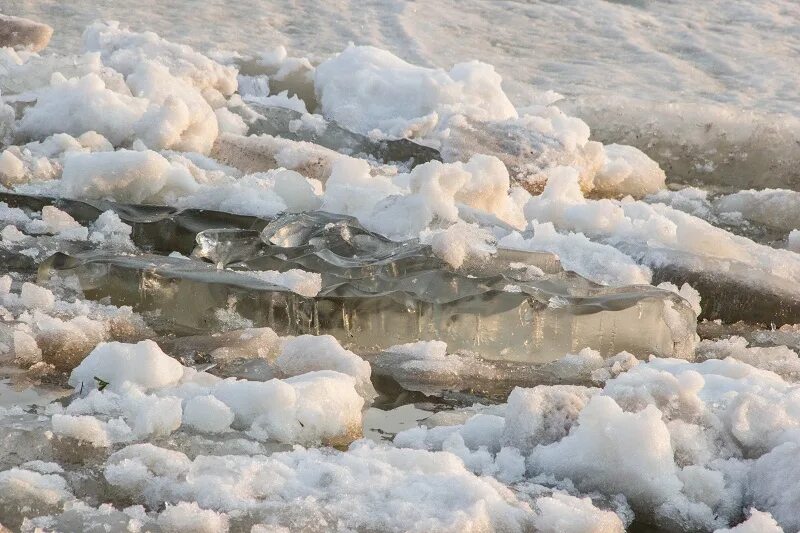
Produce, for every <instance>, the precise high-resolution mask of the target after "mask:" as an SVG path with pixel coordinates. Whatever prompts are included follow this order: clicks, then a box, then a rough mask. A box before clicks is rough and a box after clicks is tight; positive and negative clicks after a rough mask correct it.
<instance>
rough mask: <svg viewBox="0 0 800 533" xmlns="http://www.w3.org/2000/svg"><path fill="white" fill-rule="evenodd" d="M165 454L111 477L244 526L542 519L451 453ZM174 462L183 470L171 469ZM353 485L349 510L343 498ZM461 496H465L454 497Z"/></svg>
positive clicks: (419, 526) (118, 464)
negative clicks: (236, 519)
mask: <svg viewBox="0 0 800 533" xmlns="http://www.w3.org/2000/svg"><path fill="white" fill-rule="evenodd" d="M156 452H158V455H157V454H156ZM162 453H163V454H166V453H168V452H167V451H166V450H160V449H159V448H154V447H152V448H150V449H147V450H145V449H142V448H138V449H135V448H134V447H129V448H125V449H123V450H122V451H121V452H117V453H116V454H114V455H112V456H111V458H109V461H108V463H107V465H106V468H105V475H106V478H107V479H108V480H109V482H110V483H111V484H112V485H113V486H114V487H115V488H117V489H121V490H125V491H126V492H128V493H131V494H134V495H137V494H142V493H144V494H147V495H148V500H149V501H151V502H156V501H162V500H166V501H168V502H171V501H175V500H176V499H179V498H187V497H189V498H192V499H194V500H197V501H198V503H199V504H200V505H201V506H203V507H206V508H208V507H211V508H212V509H214V510H216V511H217V512H220V511H223V512H228V513H231V512H233V511H239V512H238V513H237V515H238V516H239V520H240V521H243V522H244V524H247V525H248V526H249V524H258V523H264V524H267V525H272V526H279V525H280V526H284V527H289V528H291V529H308V530H311V531H318V530H319V531H321V530H325V529H327V528H329V527H331V526H332V525H333V524H338V525H340V526H344V527H348V528H351V529H355V530H365V529H366V530H368V529H388V530H399V529H408V528H409V527H412V530H418V531H422V530H431V529H435V530H457V529H464V528H469V527H473V525H474V524H480V525H481V526H485V527H494V528H498V529H504V530H509V531H518V530H523V529H524V528H525V527H527V526H529V525H530V520H531V518H532V514H533V513H532V511H531V510H530V508H529V507H528V506H527V505H526V504H524V503H522V502H520V501H519V500H517V499H516V498H515V497H514V496H513V494H512V493H511V492H510V491H508V490H507V489H505V488H503V487H502V486H501V485H499V484H498V483H496V482H493V481H492V480H491V479H488V478H481V477H477V476H474V475H472V474H471V473H469V472H468V471H467V470H465V468H464V466H463V464H462V463H461V461H460V460H459V459H458V458H456V457H455V456H453V455H451V454H449V453H441V452H439V453H431V452H425V451H412V450H395V449H391V448H387V447H379V446H375V445H370V444H368V443H367V442H363V441H362V442H360V443H358V445H356V446H354V447H352V448H351V449H350V450H348V451H347V452H337V451H334V450H330V451H320V450H314V449H308V450H306V449H302V448H299V449H296V450H295V451H291V452H284V453H276V454H273V455H271V456H269V457H265V456H254V457H247V456H241V455H240V456H233V455H232V456H228V457H213V456H200V457H197V458H196V459H195V460H194V461H189V460H188V458H186V457H185V456H183V457H176V458H175V459H174V460H171V457H169V456H166V455H165V456H164V457H163V459H159V460H156V459H155V458H156V457H157V456H160V454H162ZM166 461H170V462H171V463H172V464H175V465H176V467H175V468H169V469H165V468H164V466H162V465H164V464H165V462H166ZM226 471H227V472H226ZM268 472H269V473H270V474H267V473H268ZM263 476H268V477H269V479H271V480H272V482H271V483H270V484H269V485H264V484H263V483H262V482H261V481H259V480H260V479H263ZM345 487H348V489H347V490H348V491H349V494H350V496H349V498H348V499H347V500H348V501H347V502H344V501H343V500H342V499H341V498H340V497H338V496H336V494H340V491H341V490H345ZM453 490H456V491H457V492H456V494H457V497H455V498H453V497H450V496H448V494H451V491H453ZM179 495H182V496H179ZM311 495H316V497H315V498H314V500H315V501H314V503H313V504H311V503H310V502H307V501H306V498H307V497H309V496H311ZM410 524H414V526H410Z"/></svg>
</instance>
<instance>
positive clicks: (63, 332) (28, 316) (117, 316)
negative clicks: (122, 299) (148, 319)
mask: <svg viewBox="0 0 800 533" xmlns="http://www.w3.org/2000/svg"><path fill="white" fill-rule="evenodd" d="M0 279H2V280H4V281H5V282H6V283H7V284H8V289H9V290H8V292H6V293H5V294H2V295H0V303H1V304H2V306H3V313H4V315H5V317H4V318H5V321H4V324H2V325H0V338H2V339H3V341H2V342H9V345H10V347H11V349H8V348H6V350H5V351H4V353H3V358H4V359H5V358H9V359H10V360H15V361H16V362H17V363H18V364H21V365H26V366H30V365H32V364H34V363H37V362H40V361H44V362H46V363H48V364H51V365H54V366H55V367H56V368H58V369H62V370H71V369H72V368H74V367H75V366H76V365H77V364H78V363H80V361H81V360H82V359H83V358H84V357H85V356H86V354H88V353H89V352H90V351H91V350H92V349H93V348H94V347H95V346H96V345H97V343H99V342H101V341H104V340H115V339H116V340H125V341H130V340H139V339H142V338H145V337H146V336H148V335H152V330H150V328H148V327H147V326H146V325H145V323H144V321H143V320H142V318H141V317H140V316H138V315H136V314H134V313H133V312H132V311H131V309H130V308H129V307H128V308H125V307H121V308H120V307H114V306H110V305H103V304H98V303H95V302H89V301H85V300H79V299H74V300H72V301H69V300H66V299H62V297H58V298H56V296H55V294H54V293H53V292H52V291H50V290H49V289H47V288H45V287H39V286H36V285H34V284H32V283H28V282H25V283H23V284H22V285H21V287H19V288H12V284H11V278H10V277H9V276H4V277H2V278H0Z"/></svg>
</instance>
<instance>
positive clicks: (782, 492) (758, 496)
mask: <svg viewBox="0 0 800 533" xmlns="http://www.w3.org/2000/svg"><path fill="white" fill-rule="evenodd" d="M798 457H800V445H798V444H797V443H796V442H787V443H784V444H781V445H780V446H778V447H776V448H774V449H773V450H772V451H770V452H769V453H768V454H766V455H762V456H761V457H759V458H758V459H757V460H756V461H755V463H754V464H753V469H752V470H751V472H750V477H749V479H748V481H749V482H748V486H747V493H748V497H749V499H750V500H751V501H752V502H753V505H754V506H755V507H756V508H757V509H762V510H764V511H768V512H770V513H771V514H772V516H773V517H774V518H775V520H777V521H778V523H779V524H780V525H781V527H783V529H785V530H787V531H794V530H795V529H797V528H798V527H800V515H798V514H797V509H798V505H800V490H798V487H800V485H799V484H798V472H797V469H796V468H795V467H794V466H793V465H794V464H796V461H797V459H798ZM765 518H766V517H763V516H762V517H760V519H761V521H763V522H765V524H768V523H769V521H768V520H766V519H765ZM745 531H746V530H745Z"/></svg>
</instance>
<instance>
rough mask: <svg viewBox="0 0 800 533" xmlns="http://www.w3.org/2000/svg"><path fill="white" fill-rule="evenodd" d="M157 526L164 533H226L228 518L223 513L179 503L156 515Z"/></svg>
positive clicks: (195, 505) (193, 504)
mask: <svg viewBox="0 0 800 533" xmlns="http://www.w3.org/2000/svg"><path fill="white" fill-rule="evenodd" d="M158 525H159V527H161V530H162V531H164V532H165V533H181V532H183V531H197V532H198V533H225V532H227V531H228V517H227V516H226V515H225V514H224V513H215V512H214V511H211V510H208V509H201V508H200V507H199V506H198V505H197V504H196V503H187V502H180V503H178V504H177V505H167V508H166V509H164V510H163V511H162V512H161V514H159V515H158Z"/></svg>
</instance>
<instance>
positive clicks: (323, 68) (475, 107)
mask: <svg viewBox="0 0 800 533" xmlns="http://www.w3.org/2000/svg"><path fill="white" fill-rule="evenodd" d="M501 81H502V79H501V77H500V76H499V75H498V74H497V73H496V72H495V71H494V68H493V67H491V66H490V65H487V64H485V63H480V62H478V61H472V62H469V63H459V64H457V65H454V66H453V67H452V68H451V69H450V70H449V71H445V70H442V69H429V68H424V67H418V66H415V65H411V64H409V63H407V62H405V61H403V60H402V59H400V58H399V57H397V56H395V55H393V54H391V53H390V52H388V51H386V50H381V49H379V48H375V47H372V46H352V45H351V46H348V47H347V48H346V49H345V50H344V51H342V52H341V53H340V54H338V55H336V56H335V57H333V58H331V59H328V60H327V61H325V62H323V63H321V64H320V65H318V66H317V68H316V70H315V72H314V88H315V89H316V93H317V98H318V100H319V102H320V106H321V108H322V112H323V114H325V116H327V117H329V118H331V119H333V120H335V121H336V122H338V123H340V124H342V125H343V126H345V127H346V128H348V129H350V130H352V131H356V132H359V133H363V134H365V135H372V136H378V137H394V138H397V137H421V138H426V137H434V136H435V134H436V133H437V132H438V131H441V130H444V129H446V128H447V124H448V122H449V120H450V118H451V117H452V116H454V115H464V116H467V117H469V118H474V119H477V120H503V119H506V118H513V117H516V116H517V112H516V110H515V109H514V106H513V105H512V104H511V102H510V101H509V100H508V97H507V96H506V95H505V93H504V92H503V90H502V88H501V86H500V84H501Z"/></svg>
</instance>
